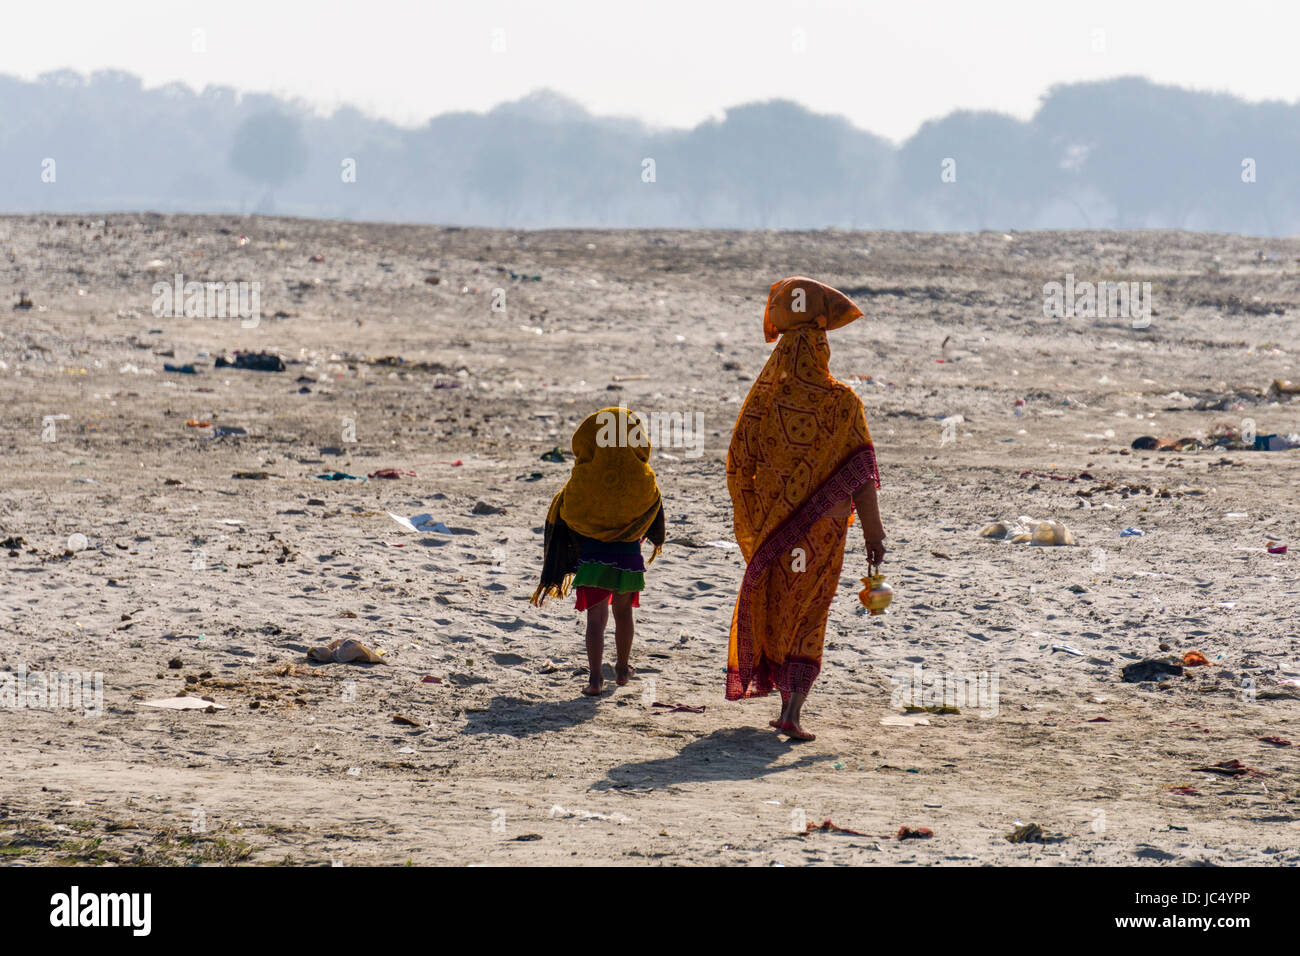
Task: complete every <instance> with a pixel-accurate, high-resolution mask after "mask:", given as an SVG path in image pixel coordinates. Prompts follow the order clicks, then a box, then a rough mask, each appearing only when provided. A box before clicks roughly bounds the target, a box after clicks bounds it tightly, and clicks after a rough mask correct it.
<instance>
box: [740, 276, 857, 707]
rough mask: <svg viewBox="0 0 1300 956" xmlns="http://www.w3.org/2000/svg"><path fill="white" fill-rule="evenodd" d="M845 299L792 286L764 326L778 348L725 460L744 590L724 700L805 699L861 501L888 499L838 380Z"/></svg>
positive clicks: (850, 315)
mask: <svg viewBox="0 0 1300 956" xmlns="http://www.w3.org/2000/svg"><path fill="white" fill-rule="evenodd" d="M861 315H862V311H861V310H860V309H859V308H858V307H857V306H855V305H854V304H853V303H852V301H850V300H849V298H848V297H847V296H845V295H844V294H843V293H841V292H838V291H836V290H835V289H832V288H831V287H829V286H826V285H822V284H821V283H820V282H815V281H813V280H812V279H807V278H803V277H801V276H796V277H793V278H790V279H783V280H782V281H781V282H777V283H775V284H774V285H773V286H772V288H771V293H770V294H769V296H768V300H767V309H766V311H765V312H764V314H763V330H764V334H765V337H766V339H767V341H769V342H771V341H774V340H775V339H777V338H778V337H779V338H780V341H779V342H778V343H777V345H776V347H775V348H774V349H773V350H772V354H771V356H770V357H769V358H768V360H767V364H766V365H764V366H763V371H762V372H760V373H759V376H758V378H757V380H755V382H754V385H753V387H752V388H751V389H750V391H749V395H748V397H747V398H746V399H745V404H744V406H743V407H742V408H741V410H740V417H739V418H738V419H737V420H736V427H735V430H734V431H733V432H732V436H731V447H730V449H729V450H728V452H727V488H728V490H729V491H730V492H731V502H732V508H733V511H734V520H735V530H736V542H737V543H738V544H739V545H740V550H741V553H742V554H743V555H744V557H745V561H746V562H747V566H746V568H745V577H744V581H743V582H742V583H741V586H740V595H739V597H738V598H737V599H736V609H735V611H734V613H733V614H732V618H731V641H730V646H729V648H728V651H727V699H728V700H739V699H740V698H743V697H762V696H765V695H767V694H768V693H770V692H771V690H772V688H773V687H776V688H777V689H779V690H780V691H781V692H782V694H783V695H785V694H789V693H791V692H798V693H804V694H806V693H808V691H809V690H810V689H811V687H812V684H813V681H814V680H816V679H817V675H818V674H819V673H820V672H821V660H822V644H823V641H824V639H825V636H826V617H827V614H828V612H829V611H830V604H831V599H832V598H833V597H834V596H835V590H836V587H837V586H838V585H839V577H840V568H841V566H842V565H843V563H844V540H845V535H846V533H847V531H848V526H849V521H850V518H849V513H850V507H849V504H850V501H851V499H852V496H853V493H854V492H855V491H857V490H858V488H860V487H862V486H863V485H864V484H866V483H867V482H868V481H874V482H875V483H876V487H877V488H879V487H880V476H879V472H878V470H877V468H876V453H875V448H874V446H873V445H872V443H871V434H870V432H869V431H868V430H867V418H866V414H865V412H864V410H863V408H862V402H861V400H859V398H858V396H857V395H856V394H855V393H854V392H853V389H851V388H850V387H849V386H847V385H845V384H844V383H842V382H839V381H836V380H835V379H834V378H832V377H831V373H830V366H829V361H830V346H829V344H828V343H827V341H826V330H827V329H837V328H840V327H841V326H844V325H847V324H848V323H850V322H852V321H853V320H854V319H856V318H859V317H860V316H861Z"/></svg>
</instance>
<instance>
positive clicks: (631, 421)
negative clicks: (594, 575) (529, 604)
mask: <svg viewBox="0 0 1300 956" xmlns="http://www.w3.org/2000/svg"><path fill="white" fill-rule="evenodd" d="M650 451H651V449H650V441H649V438H648V437H647V436H646V431H645V425H644V423H643V422H642V421H641V419H640V416H638V415H636V414H635V413H634V412H630V411H629V410H628V409H626V408H624V407H622V406H618V407H611V408H602V409H601V410H600V411H598V412H593V413H592V414H591V415H588V416H587V418H586V420H585V421H583V423H582V424H581V425H579V426H578V430H577V431H576V432H574V433H573V459H574V461H573V472H572V473H571V474H570V475H569V480H568V482H566V483H565V485H564V487H563V488H561V489H560V491H559V492H558V493H557V494H556V496H555V498H554V499H552V501H551V507H550V510H549V511H548V512H547V515H546V529H545V537H544V540H543V560H542V580H541V583H540V584H539V585H538V586H537V590H536V591H534V592H533V599H532V600H533V603H534V604H537V605H540V604H541V603H543V602H544V601H545V600H546V598H547V597H549V596H555V597H562V596H564V595H565V594H567V593H568V590H569V584H570V582H571V580H572V575H573V572H574V569H575V567H576V565H577V562H578V557H579V554H580V548H579V544H578V541H577V539H576V538H575V537H574V536H575V535H581V536H582V537H585V538H594V539H595V540H597V541H607V542H608V541H640V540H641V539H642V538H646V537H648V538H650V541H651V543H653V544H654V546H655V550H654V554H653V555H651V558H650V560H651V561H653V560H654V559H655V558H656V557H658V555H659V552H660V550H661V549H662V547H663V543H664V534H665V532H664V516H663V503H662V501H661V499H660V495H659V485H658V484H657V483H656V481H655V473H654V470H653V469H652V468H651V467H650V464H649V461H650Z"/></svg>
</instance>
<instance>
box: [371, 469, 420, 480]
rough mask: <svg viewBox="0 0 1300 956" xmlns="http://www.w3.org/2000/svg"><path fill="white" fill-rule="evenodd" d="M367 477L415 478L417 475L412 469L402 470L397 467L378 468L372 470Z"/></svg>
mask: <svg viewBox="0 0 1300 956" xmlns="http://www.w3.org/2000/svg"><path fill="white" fill-rule="evenodd" d="M366 477H367V478H389V479H392V478H415V477H417V475H416V474H415V472H413V471H402V470H401V469H398V468H380V469H379V470H378V471H372V472H371V473H370V474H369V475H367V476H366Z"/></svg>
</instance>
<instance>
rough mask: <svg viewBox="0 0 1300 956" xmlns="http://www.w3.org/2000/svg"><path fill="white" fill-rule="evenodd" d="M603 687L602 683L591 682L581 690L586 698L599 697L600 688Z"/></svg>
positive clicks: (597, 681)
mask: <svg viewBox="0 0 1300 956" xmlns="http://www.w3.org/2000/svg"><path fill="white" fill-rule="evenodd" d="M603 686H604V683H603V682H602V681H599V680H592V681H591V682H589V683H588V684H587V686H586V687H584V688H583V689H582V692H583V693H584V694H586V695H587V696H588V697H599V696H600V691H601V688H602V687H603Z"/></svg>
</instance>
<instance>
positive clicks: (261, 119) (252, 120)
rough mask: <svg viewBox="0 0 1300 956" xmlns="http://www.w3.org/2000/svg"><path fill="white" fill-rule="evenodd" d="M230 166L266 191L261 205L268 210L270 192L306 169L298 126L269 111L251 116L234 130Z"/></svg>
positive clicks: (303, 148) (305, 146)
mask: <svg viewBox="0 0 1300 956" xmlns="http://www.w3.org/2000/svg"><path fill="white" fill-rule="evenodd" d="M230 166H231V168H232V169H233V170H234V171H235V172H237V173H239V175H241V176H243V177H244V178H245V179H248V180H251V181H252V182H254V183H258V184H260V185H262V186H265V187H266V193H265V194H264V196H263V199H262V203H261V205H262V206H263V207H267V208H268V210H269V207H270V205H271V193H272V191H273V190H274V189H276V188H277V187H280V186H283V185H285V184H286V183H289V182H292V181H293V180H295V179H297V178H298V177H299V176H301V175H302V174H303V171H304V170H305V169H306V168H307V144H306V143H305V142H304V140H303V135H302V124H301V123H300V122H299V121H298V120H297V119H296V118H295V117H292V116H286V115H285V114H283V113H278V112H275V111H273V110H270V111H266V112H261V113H255V114H254V115H252V116H250V117H249V118H248V119H246V120H244V122H243V123H241V124H240V125H239V128H238V129H237V130H235V142H234V145H233V146H232V147H231V149H230Z"/></svg>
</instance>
